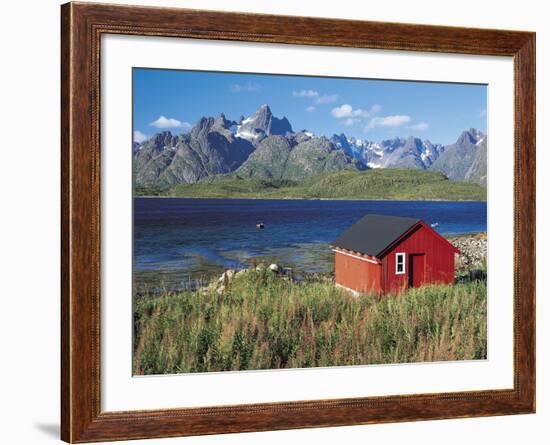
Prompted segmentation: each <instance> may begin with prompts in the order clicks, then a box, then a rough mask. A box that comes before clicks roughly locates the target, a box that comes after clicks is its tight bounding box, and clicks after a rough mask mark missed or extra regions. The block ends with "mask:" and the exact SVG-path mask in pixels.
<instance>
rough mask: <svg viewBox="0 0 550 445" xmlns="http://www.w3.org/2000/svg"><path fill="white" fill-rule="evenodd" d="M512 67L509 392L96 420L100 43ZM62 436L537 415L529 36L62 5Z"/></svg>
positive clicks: (110, 415)
mask: <svg viewBox="0 0 550 445" xmlns="http://www.w3.org/2000/svg"><path fill="white" fill-rule="evenodd" d="M104 33H108V34H131V35H145V36H165V37H180V38H182V37H185V38H195V39H215V40H234V41H248V42H272V43H285V44H301V45H322V46H336V47H355V48H379V49H392V50H407V51H427V52H448V53H462V54H479V55H496V56H511V57H513V58H514V70H515V80H514V82H515V87H514V88H515V129H514V134H515V191H514V194H515V197H514V199H515V204H514V215H515V216H514V218H515V221H514V231H515V234H514V250H515V252H514V388H513V389H510V390H491V391H473V392H455V393H437V394H418V395H407V396H384V397H367V398H348V399H331V400H313V401H300V402H288V403H263V404H248V405H235V406H223V407H221V406H218V407H215V406H214V407H210V408H185V409H166V410H151V411H127V412H102V411H101V408H100V407H101V404H100V355H101V354H100V336H101V332H100V304H101V297H100V230H101V228H100V199H101V196H100V174H99V172H100V161H101V160H100V120H99V116H100V78H99V73H100V54H101V40H100V39H101V35H102V34H104ZM61 37H62V38H61V171H62V175H61V235H62V236H61V238H62V241H61V438H62V439H63V440H64V441H67V442H70V443H76V442H94V441H107V440H123V439H141V438H153V437H175V436H189V435H200V434H216V433H232V432H245V431H266V430H280V429H290V428H308V427H323V426H339V425H357V424H368V423H382V422H403V421H412V420H428V419H443V418H460V417H476V416H493V415H508V414H520V413H534V412H535V143H536V137H535V34H534V33H530V32H519V31H504V30H488V29H474V28H454V27H441V26H427V25H411V24H396V23H391V24H390V23H382V22H365V21H355V20H335V19H324V18H307V17H290V16H274V15H259V14H247V13H225V12H214V11H198V10H191V9H175V8H152V7H134V6H121V5H107V4H93V3H67V4H64V5H62V6H61Z"/></svg>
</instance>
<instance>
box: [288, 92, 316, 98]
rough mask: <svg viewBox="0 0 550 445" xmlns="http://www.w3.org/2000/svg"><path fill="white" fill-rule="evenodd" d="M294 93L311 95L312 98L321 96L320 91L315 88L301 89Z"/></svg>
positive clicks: (304, 95) (293, 93)
mask: <svg viewBox="0 0 550 445" xmlns="http://www.w3.org/2000/svg"><path fill="white" fill-rule="evenodd" d="M292 95H293V96H294V97H309V98H310V99H311V98H315V97H319V92H318V91H315V90H300V91H293V92H292Z"/></svg>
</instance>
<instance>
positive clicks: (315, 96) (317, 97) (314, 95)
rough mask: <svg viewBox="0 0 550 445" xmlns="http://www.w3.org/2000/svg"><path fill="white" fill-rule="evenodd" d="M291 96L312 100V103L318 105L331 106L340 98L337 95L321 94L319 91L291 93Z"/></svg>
mask: <svg viewBox="0 0 550 445" xmlns="http://www.w3.org/2000/svg"><path fill="white" fill-rule="evenodd" d="M292 95H293V96H294V97H305V98H306V99H312V100H313V102H314V103H316V104H319V105H323V104H332V103H334V102H336V101H337V100H338V98H339V97H340V96H338V94H321V93H319V91H315V90H299V91H293V92H292Z"/></svg>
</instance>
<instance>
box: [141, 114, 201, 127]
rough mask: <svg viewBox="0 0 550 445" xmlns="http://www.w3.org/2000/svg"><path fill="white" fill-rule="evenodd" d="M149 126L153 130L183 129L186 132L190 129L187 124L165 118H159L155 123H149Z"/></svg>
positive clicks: (189, 125)
mask: <svg viewBox="0 0 550 445" xmlns="http://www.w3.org/2000/svg"><path fill="white" fill-rule="evenodd" d="M149 125H150V126H151V127H155V128H183V129H186V130H188V129H190V128H191V127H192V125H191V124H190V123H189V122H181V121H179V120H177V119H173V118H170V117H165V116H160V117H159V118H158V119H157V120H156V121H153V122H151V123H150V124H149Z"/></svg>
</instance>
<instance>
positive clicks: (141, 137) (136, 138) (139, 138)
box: [134, 130, 149, 144]
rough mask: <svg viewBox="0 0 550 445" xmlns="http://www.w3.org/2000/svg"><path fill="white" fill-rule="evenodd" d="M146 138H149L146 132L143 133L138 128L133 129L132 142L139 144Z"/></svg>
mask: <svg viewBox="0 0 550 445" xmlns="http://www.w3.org/2000/svg"><path fill="white" fill-rule="evenodd" d="M147 139H149V136H147V135H146V134H143V133H142V132H141V131H139V130H136V131H134V142H137V143H138V144H141V143H142V142H145V141H146V140H147Z"/></svg>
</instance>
